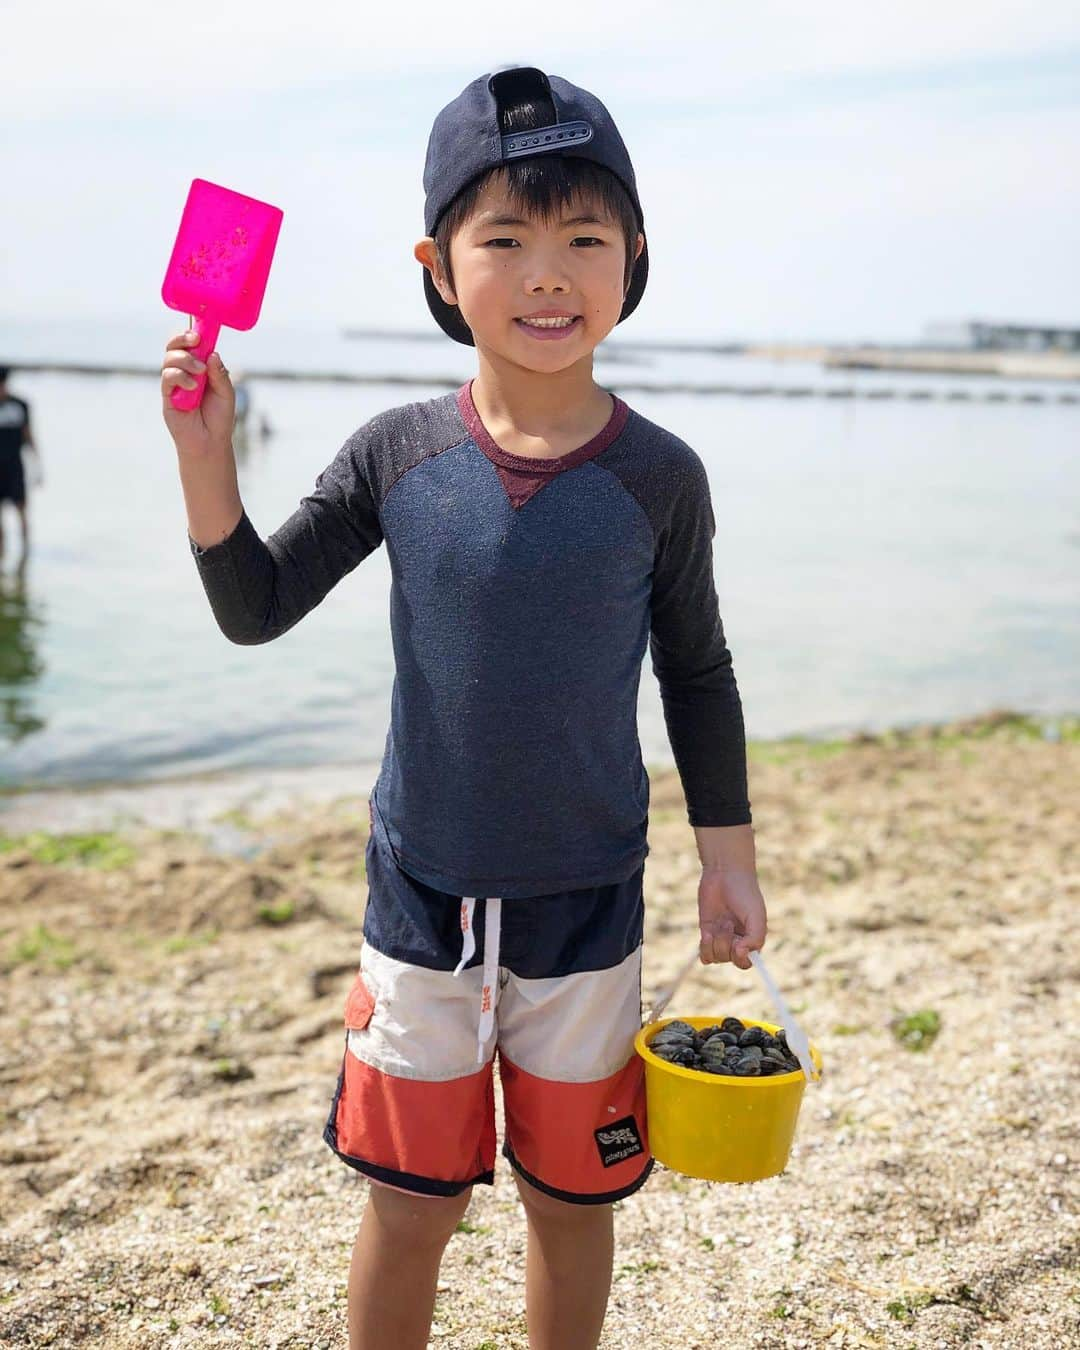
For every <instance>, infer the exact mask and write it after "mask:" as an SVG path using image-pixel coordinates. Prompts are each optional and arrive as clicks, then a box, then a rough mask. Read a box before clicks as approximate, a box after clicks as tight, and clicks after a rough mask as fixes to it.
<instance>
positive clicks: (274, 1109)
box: [0, 714, 1080, 1350]
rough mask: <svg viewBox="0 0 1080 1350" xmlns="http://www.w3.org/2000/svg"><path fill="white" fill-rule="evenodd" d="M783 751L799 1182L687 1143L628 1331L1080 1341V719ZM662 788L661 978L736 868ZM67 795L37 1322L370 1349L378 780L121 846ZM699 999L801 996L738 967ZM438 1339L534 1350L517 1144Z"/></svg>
mask: <svg viewBox="0 0 1080 1350" xmlns="http://www.w3.org/2000/svg"><path fill="white" fill-rule="evenodd" d="M750 773H751V797H752V801H753V807H754V815H755V834H756V839H757V848H758V864H759V874H760V877H761V881H762V888H763V890H764V893H765V896H766V899H767V901H768V903H769V912H770V935H769V939H768V942H767V944H766V949H765V950H766V955H767V956H768V958H769V964H770V968H771V970H772V972H773V974H774V975H775V976H776V978H777V979H778V981H779V982H780V984H781V987H782V988H783V989H784V990H785V992H786V993H787V995H788V997H789V999H790V1000H791V1001H792V1003H793V1006H794V1009H795V1011H796V1014H797V1015H798V1016H799V1017H800V1018H801V1020H802V1021H803V1024H804V1025H805V1027H806V1028H807V1030H808V1031H809V1033H810V1035H811V1037H812V1038H813V1039H814V1040H815V1041H816V1043H817V1044H818V1045H819V1047H820V1049H821V1051H822V1054H823V1056H824V1060H825V1066H826V1072H825V1077H824V1079H823V1081H822V1082H821V1083H820V1084H819V1085H814V1086H810V1087H808V1088H807V1089H806V1094H805V1097H804V1102H803V1108H802V1114H801V1117H800V1122H799V1130H798V1135H797V1139H796V1145H795V1149H794V1151H793V1154H792V1158H791V1160H790V1163H789V1166H788V1168H787V1170H786V1171H785V1172H784V1173H783V1174H782V1175H781V1176H779V1177H776V1178H773V1179H771V1180H769V1181H765V1182H760V1183H757V1184H754V1185H747V1186H724V1185H717V1184H710V1183H705V1182H701V1181H695V1180H691V1179H688V1178H685V1177H682V1176H680V1175H678V1174H676V1173H674V1172H671V1171H669V1170H667V1169H666V1168H664V1167H662V1166H659V1165H658V1166H657V1168H656V1170H655V1171H654V1173H653V1176H652V1178H651V1179H650V1180H649V1182H648V1183H647V1185H646V1186H645V1187H644V1188H643V1189H642V1190H641V1191H639V1192H638V1193H637V1194H636V1195H634V1196H631V1197H629V1198H628V1199H627V1200H625V1201H623V1202H621V1203H620V1204H619V1205H618V1206H617V1207H616V1235H617V1238H616V1240H617V1248H616V1259H615V1277H614V1281H613V1285H612V1295H611V1302H610V1305H609V1310H608V1316H607V1322H606V1324H605V1331H604V1338H603V1341H602V1345H603V1346H605V1347H612V1348H614V1347H620V1348H621V1347H628V1348H629V1347H634V1350H638V1348H639V1347H643V1346H648V1347H670V1348H671V1350H675V1347H678V1350H690V1348H691V1347H701V1348H702V1350H703V1348H704V1347H721V1350H729V1348H730V1350H735V1348H736V1347H738V1348H739V1350H742V1348H743V1347H750V1346H764V1347H799V1346H816V1345H828V1346H830V1347H837V1346H839V1347H847V1346H882V1347H890V1348H891V1347H894V1346H898V1347H905V1346H917V1347H922V1346H926V1347H931V1346H934V1347H937V1346H943V1347H953V1346H957V1347H959V1346H975V1347H979V1346H995V1347H996V1346H1002V1347H1012V1346H1020V1345H1023V1346H1024V1347H1025V1350H1042V1347H1046V1350H1050V1348H1051V1347H1053V1348H1054V1350H1058V1348H1059V1347H1063V1346H1064V1345H1066V1344H1069V1343H1070V1342H1075V1341H1076V1340H1077V1338H1078V1337H1080V1304H1078V1302H1077V1297H1076V1274H1077V1254H1078V1251H1080V1239H1078V1226H1077V1219H1076V1198H1077V1195H1076V1190H1077V1188H1076V1181H1075V1172H1076V1160H1077V1145H1076V1136H1075V1125H1076V1120H1077V1105H1078V1097H1080V1093H1078V1090H1077V1079H1078V1066H1077V1059H1076V1056H1075V1054H1074V1053H1073V1052H1072V1051H1071V1049H1070V1048H1069V1044H1068V1042H1066V1041H1065V1040H1064V1035H1065V1028H1066V1027H1069V1026H1071V1027H1072V1028H1073V1029H1074V1030H1075V1027H1076V1014H1077V1011H1078V1003H1080V1000H1078V992H1077V991H1078V979H1077V977H1078V975H1080V958H1078V952H1080V943H1078V942H1077V931H1076V930H1077V927H1078V924H1077V913H1076V911H1077V899H1078V891H1080V865H1078V856H1077V837H1078V831H1077V819H1078V815H1080V811H1078V808H1080V730H1078V726H1077V723H1076V721H1075V720H1074V721H1072V722H1059V723H1058V724H1057V726H1056V728H1055V729H1054V730H1053V733H1052V735H1047V734H1044V733H1043V732H1042V731H1041V730H1040V728H1039V727H1038V726H1036V725H1035V724H1032V723H1029V722H1027V721H1025V720H1024V719H1020V718H1014V717H1011V716H1009V715H1007V714H1000V715H994V714H991V715H988V716H987V717H984V718H978V719H973V720H971V721H970V722H967V723H959V724H955V725H953V726H951V727H949V728H916V729H914V730H912V731H909V732H905V733H894V734H892V735H889V736H885V737H880V738H878V737H863V738H856V739H854V740H852V741H848V742H838V743H829V744H824V743H821V744H819V743H813V742H811V743H800V742H793V741H789V742H783V743H777V744H774V745H756V746H754V747H753V749H752V755H751V769H750ZM312 781H313V780H311V781H309V782H308V788H309V789H310V788H311V785H312ZM652 784H653V786H652V811H651V826H650V842H651V845H652V852H651V853H650V855H649V859H648V861H647V864H646V872H645V884H646V900H647V912H648V922H647V932H646V948H645V950H646V978H645V983H646V997H647V998H648V997H649V996H650V995H651V993H652V992H654V991H655V990H656V989H657V988H658V987H659V986H660V985H661V984H663V983H664V981H665V979H667V978H668V977H670V975H671V974H672V973H673V972H674V971H675V969H676V968H677V967H678V966H679V964H680V963H681V961H682V960H683V958H684V956H685V954H686V953H687V952H688V951H689V950H690V948H691V947H692V945H693V942H694V940H695V937H694V935H695V923H694V921H695V913H696V910H695V896H696V883H697V877H698V875H699V873H698V870H697V859H696V852H695V849H694V838H693V832H692V830H691V829H690V827H689V825H688V824H687V823H686V818H685V810H684V804H683V798H682V792H681V788H680V785H679V781H678V778H677V776H676V775H675V774H674V773H665V774H657V773H656V772H654V773H653V778H652ZM326 786H327V785H325V784H324V789H325V788H326ZM290 792H291V795H290ZM41 795H42V796H48V797H50V801H49V803H48V804H47V805H46V804H43V803H42V802H40V801H38V802H34V803H31V802H29V801H25V802H22V803H21V804H20V802H19V800H18V799H17V798H7V799H5V801H4V803H3V805H4V811H3V812H2V813H0V829H3V830H4V831H6V837H0V969H2V972H3V978H2V981H0V1037H2V1046H3V1054H2V1057H0V1060H2V1062H0V1082H2V1085H3V1093H2V1099H0V1100H2V1104H3V1113H4V1130H3V1137H2V1144H0V1216H2V1227H0V1343H3V1344H4V1345H12V1346H24V1345H25V1346H38V1345H52V1346H69V1345H71V1346H73V1345H83V1344H89V1345H101V1346H109V1347H114V1346H115V1347H139V1348H140V1350H145V1348H146V1347H156V1346H170V1347H171V1346H204V1345H208V1344H214V1345H222V1346H233V1345H235V1346H257V1347H260V1348H262V1347H282V1348H284V1347H301V1346H303V1347H315V1346H326V1347H334V1350H337V1348H338V1347H343V1346H344V1345H345V1343H346V1337H345V1285H346V1277H347V1269H348V1260H349V1253H350V1249H351V1246H352V1241H353V1238H354V1236H355V1231H356V1225H357V1223H358V1221H359V1217H360V1213H361V1211H362V1207H363V1202H364V1198H365V1195H366V1191H367V1182H366V1181H365V1180H364V1179H363V1178H362V1177H361V1176H359V1174H357V1173H355V1172H352V1171H351V1170H350V1169H348V1168H347V1167H345V1166H344V1165H343V1164H342V1163H341V1162H340V1161H339V1160H337V1159H336V1158H335V1157H334V1155H333V1154H332V1153H331V1152H330V1150H329V1149H328V1148H327V1147H326V1145H325V1144H324V1143H323V1142H322V1139H321V1132H322V1126H323V1123H324V1120H325V1118H326V1114H327V1111H328V1109H329V1103H330V1098H331V1096H332V1093H333V1089H334V1086H335V1082H336V1075H337V1070H338V1066H339V1063H340V1056H341V1052H342V1042H343V1034H344V1033H343V1028H342V1009H343V1006H344V999H345V994H346V991H347V989H348V987H349V984H350V982H351V974H352V971H353V969H354V968H355V965H356V963H357V961H358V954H359V947H360V943H361V924H362V918H363V905H364V899H365V893H366V888H365V879H364V869H363V858H364V843H365V840H366V830H367V807H366V798H365V796H364V794H362V793H360V794H354V795H352V796H348V795H337V796H336V797H335V796H332V795H330V794H329V793H328V792H327V791H325V790H324V791H323V792H322V794H321V795H320V794H318V793H316V794H315V798H314V799H313V798H312V797H310V796H309V797H308V798H306V799H305V797H304V795H303V792H302V791H301V790H300V788H299V787H297V785H296V784H295V783H294V784H293V785H292V788H291V790H287V789H285V788H282V797H281V798H280V800H277V801H275V802H274V803H273V804H272V808H271V809H267V810H266V811H263V812H261V813H259V814H255V813H254V811H253V810H252V806H253V801H254V799H251V798H250V797H249V798H248V800H247V806H246V808H245V809H243V810H241V809H239V808H238V806H237V805H236V804H235V803H234V804H233V805H232V807H231V809H230V810H228V811H227V812H226V815H225V818H224V819H222V820H219V821H217V822H216V824H214V823H213V822H209V823H210V825H211V827H212V828H211V829H209V830H207V829H203V828H201V827H202V826H205V825H207V824H208V822H207V821H206V820H205V819H195V818H191V819H189V820H188V822H187V827H185V828H163V827H162V826H161V824H160V823H158V824H149V823H146V821H145V820H144V821H143V823H138V821H137V818H138V816H139V814H140V813H139V811H138V809H137V804H136V801H134V800H129V801H128V802H127V804H126V806H125V808H124V809H125V810H126V811H127V813H128V823H127V824H125V825H123V826H121V827H118V828H117V829H116V830H115V831H113V832H112V833H109V834H103V835H97V836H94V835H90V834H85V835H82V836H80V835H76V834H73V835H65V834H64V833H63V831H64V830H72V829H74V828H80V829H87V828H89V823H88V822H89V821H90V819H91V817H90V816H88V815H86V813H85V810H84V813H83V815H82V816H81V817H79V816H78V815H77V814H76V813H75V811H74V806H73V803H72V799H71V797H70V795H69V796H68V799H67V803H66V806H65V800H64V796H63V794H61V795H54V794H41ZM81 795H82V796H83V806H84V808H85V805H86V796H85V794H81ZM151 795H152V794H151V793H150V792H149V791H147V792H146V795H145V800H147V801H149V798H150V796H151ZM135 797H136V799H137V797H138V790H136V792H135ZM103 802H104V798H102V799H100V800H99V803H98V805H99V806H102V803H103ZM159 804H160V799H159ZM263 804H264V805H267V802H266V801H265V800H264V803H263ZM219 805H220V803H219ZM103 809H104V808H103ZM20 812H22V814H21V815H20V814H19V813H20ZM148 814H149V816H150V817H153V815H154V811H153V809H152V808H151V809H150V810H149V813H148ZM196 814H198V813H196ZM203 816H205V812H203ZM77 819H78V820H81V822H82V823H81V824H80V825H79V826H78V827H76V826H75V824H74V822H75V821H76V820H77ZM16 822H19V825H18V830H16V829H15V823H16ZM95 828H101V825H100V823H99V824H98V825H97V826H95ZM24 830H28V831H38V833H29V834H24V833H22V831H24ZM669 1012H670V1013H675V1014H677V1013H684V1014H697V1013H700V1014H707V1015H715V1016H717V1017H719V1016H722V1015H725V1014H727V1013H735V1014H736V1015H745V1016H750V1017H755V1016H756V1017H762V1018H766V1017H768V1016H769V1014H770V1009H769V1007H768V1005H767V1002H766V1001H765V997H764V994H763V992H762V991H761V989H760V987H759V986H758V985H757V981H756V978H755V976H754V975H753V972H741V971H737V970H735V969H733V968H732V967H731V966H722V967H709V968H705V967H699V968H697V969H696V970H695V971H694V973H693V975H692V976H691V977H689V978H688V979H687V981H686V982H685V984H684V985H683V988H682V990H681V991H680V993H679V994H678V996H677V997H676V1000H675V1002H674V1003H673V1004H672V1006H671V1008H670V1009H669ZM920 1012H935V1013H936V1014H937V1015H938V1016H939V1018H940V1032H939V1034H938V1035H937V1037H936V1039H935V1040H933V1043H932V1044H930V1045H929V1046H928V1047H927V1048H925V1049H923V1050H921V1051H915V1050H913V1049H910V1048H907V1047H906V1046H904V1045H903V1044H901V1042H900V1041H899V1040H898V1039H897V1036H896V1034H895V1032H894V1025H895V1023H896V1019H897V1018H900V1017H905V1016H910V1015H912V1014H916V1013H920ZM496 1081H497V1080H496ZM498 1108H499V1135H500V1141H501V1135H502V1121H501V1102H499V1103H498ZM432 1344H433V1345H436V1346H446V1347H454V1348H455V1350H457V1348H459V1347H460V1350H480V1347H484V1348H485V1350H494V1348H495V1347H499V1350H501V1348H502V1347H515V1348H519V1347H525V1346H526V1345H527V1337H526V1333H525V1323H524V1218H523V1214H522V1212H521V1209H520V1205H519V1202H518V1200H517V1194H516V1190H515V1187H514V1184H513V1182H512V1180H511V1177H510V1174H509V1170H508V1166H507V1164H506V1163H505V1160H503V1159H502V1158H501V1157H500V1158H499V1159H498V1161H497V1164H496V1184H495V1186H494V1187H477V1188H476V1190H475V1192H474V1196H473V1200H472V1204H471V1206H470V1209H469V1213H468V1215H467V1218H466V1221H465V1224H464V1225H463V1227H462V1231H460V1232H459V1233H458V1234H456V1235H455V1237H454V1238H453V1239H452V1241H451V1243H450V1245H449V1247H448V1249H447V1253H446V1256H445V1258H444V1262H443V1267H442V1274H441V1279H440V1292H439V1295H438V1301H437V1306H436V1315H435V1325H434V1327H433V1330H432Z"/></svg>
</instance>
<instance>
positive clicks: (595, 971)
mask: <svg viewBox="0 0 1080 1350" xmlns="http://www.w3.org/2000/svg"><path fill="white" fill-rule="evenodd" d="M643 872H644V868H642V869H640V870H639V872H638V873H637V874H636V876H635V877H634V878H631V879H630V881H628V882H621V883H618V884H616V885H613V886H610V887H599V888H595V889H593V890H590V891H588V892H580V893H578V895H577V901H578V903H577V904H576V905H564V906H563V908H564V909H565V912H564V913H562V914H560V913H558V909H559V907H560V906H559V905H555V906H553V909H552V912H551V913H550V914H549V915H546V916H545V914H544V912H543V909H542V908H537V910H536V911H535V913H534V915H533V916H532V919H531V936H532V941H531V946H530V950H529V953H528V955H527V956H525V955H523V954H522V955H520V956H518V958H517V959H515V957H514V956H513V955H512V954H511V953H510V952H508V954H507V965H508V967H509V969H508V972H507V975H506V978H505V982H504V983H502V986H501V988H500V991H499V1002H498V1014H497V1020H498V1028H499V1031H498V1038H499V1074H500V1078H501V1081H502V1087H503V1098H504V1104H505V1112H506V1140H505V1143H504V1146H503V1153H504V1155H505V1156H506V1157H507V1159H508V1160H509V1161H510V1162H511V1164H512V1165H513V1166H514V1168H515V1170H516V1171H517V1172H518V1173H519V1175H520V1176H521V1177H522V1178H523V1179H524V1180H525V1181H526V1182H527V1183H528V1184H529V1185H530V1186H531V1187H532V1188H533V1189H534V1190H535V1191H538V1192H540V1193H541V1194H543V1195H546V1196H549V1197H550V1198H552V1199H554V1200H558V1201H569V1202H571V1203H575V1204H603V1203H607V1202H610V1201H613V1200H617V1199H620V1198H621V1197H622V1196H624V1195H629V1194H631V1193H632V1192H633V1191H635V1190H637V1189H638V1187H639V1186H641V1185H643V1184H644V1182H645V1180H646V1178H647V1176H648V1174H649V1171H650V1170H651V1168H652V1158H651V1155H650V1154H649V1151H648V1133H647V1127H646V1119H645V1078H644V1065H643V1064H642V1061H641V1059H640V1058H639V1056H638V1055H637V1054H636V1053H635V1051H634V1047H633V1042H634V1037H635V1035H636V1034H637V1032H638V1030H639V1029H640V1027H641V952H642V947H641V942H642V932H643V919H644V900H643V896H642V889H641V886H642V879H643ZM561 900H562V898H561V897H560V902H561ZM549 927H550V928H551V934H550V935H549V934H548V933H547V931H546V930H547V929H548V928H549ZM545 946H547V947H549V948H550V952H549V953H548V954H547V955H545V951H544V949H545ZM525 1194H526V1195H530V1194H531V1192H525Z"/></svg>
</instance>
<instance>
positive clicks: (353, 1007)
mask: <svg viewBox="0 0 1080 1350" xmlns="http://www.w3.org/2000/svg"><path fill="white" fill-rule="evenodd" d="M374 1011H375V997H374V995H373V994H372V993H371V991H370V989H368V987H367V985H366V984H365V983H364V977H363V975H362V974H360V973H359V972H357V976H356V979H355V980H354V981H353V987H352V988H351V989H350V990H349V996H348V998H347V999H346V1000H345V1029H346V1031H363V1030H364V1028H365V1027H366V1026H367V1024H368V1023H369V1022H370V1021H371V1014H372V1013H373V1012H374Z"/></svg>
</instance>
